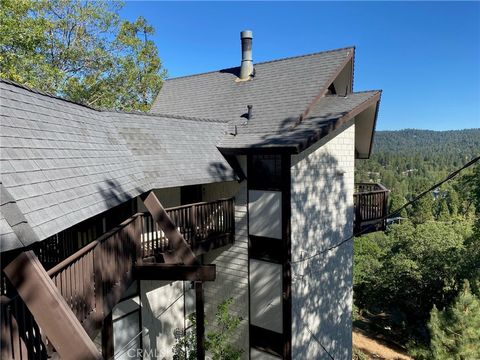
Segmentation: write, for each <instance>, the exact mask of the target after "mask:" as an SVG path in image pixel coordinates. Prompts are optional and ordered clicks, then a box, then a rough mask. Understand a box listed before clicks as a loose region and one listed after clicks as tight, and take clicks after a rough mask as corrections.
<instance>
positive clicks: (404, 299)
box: [354, 129, 480, 359]
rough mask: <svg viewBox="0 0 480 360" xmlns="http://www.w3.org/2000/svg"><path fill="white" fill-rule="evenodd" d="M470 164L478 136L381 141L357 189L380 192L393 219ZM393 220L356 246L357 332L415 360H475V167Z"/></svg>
mask: <svg viewBox="0 0 480 360" xmlns="http://www.w3.org/2000/svg"><path fill="white" fill-rule="evenodd" d="M479 155H480V129H469V130H459V131H443V132H435V131H425V130H402V131H383V132H382V131H380V132H377V134H376V138H375V145H374V148H373V152H372V157H371V159H369V160H359V161H357V164H356V169H357V171H356V177H357V178H356V180H357V181H374V182H381V183H383V184H384V185H386V187H387V188H389V189H390V190H391V193H390V203H389V205H390V210H393V209H397V208H398V207H400V206H401V205H402V204H405V203H406V202H407V201H409V200H411V199H412V198H413V196H414V195H416V194H418V193H420V192H421V191H423V190H425V189H427V188H429V187H430V186H432V185H433V184H435V183H436V182H438V181H440V180H442V179H444V178H445V177H446V176H447V175H448V174H449V173H451V172H452V171H453V170H456V169H458V168H460V167H461V166H462V165H463V164H465V163H466V162H468V161H469V160H471V159H473V158H475V157H477V156H479ZM401 216H402V220H401V221H400V223H399V224H396V225H390V226H388V227H387V230H386V231H385V232H376V233H371V234H368V235H365V236H361V237H358V238H356V239H355V246H354V249H355V258H354V261H355V264H354V301H355V306H356V313H355V315H356V324H357V326H365V324H368V326H367V327H369V331H371V332H373V333H375V334H376V335H379V336H380V337H382V338H386V339H388V340H389V341H392V342H394V343H396V344H397V345H400V346H402V347H404V348H405V349H407V350H408V352H409V353H410V355H412V356H414V357H415V358H416V359H456V358H458V359H476V358H480V345H479V344H478V339H479V338H480V312H479V311H478V310H479V308H480V298H479V295H480V290H479V286H480V164H479V163H477V164H476V165H474V166H471V167H470V168H468V169H465V170H464V171H462V173H461V174H459V175H458V176H457V177H455V178H454V179H452V180H451V181H449V182H447V183H445V184H444V185H442V186H441V187H439V188H438V189H436V190H435V191H432V192H431V193H428V194H427V195H426V196H424V197H423V198H421V199H420V200H419V201H417V202H415V203H414V204H413V205H412V206H411V207H408V208H407V209H405V210H403V211H402V213H401ZM452 329H455V330H454V332H452Z"/></svg>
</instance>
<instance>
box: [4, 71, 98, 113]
mask: <svg viewBox="0 0 480 360" xmlns="http://www.w3.org/2000/svg"><path fill="white" fill-rule="evenodd" d="M0 82H2V83H5V84H9V85H12V86H15V87H18V88H20V89H23V90H27V91H30V92H32V93H35V94H38V95H42V96H46V97H49V98H52V99H56V100H61V101H66V102H68V103H70V104H74V105H79V106H83V107H86V108H87V109H90V110H95V111H102V110H101V109H99V108H95V107H93V106H90V105H86V104H83V103H80V102H76V101H72V100H68V99H65V98H62V97H60V96H58V95H53V94H52V93H49V92H46V91H42V90H38V89H35V88H32V87H30V86H28V85H25V84H20V83H18V82H16V81H13V80H10V79H5V78H0Z"/></svg>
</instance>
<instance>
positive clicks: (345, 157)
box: [291, 125, 355, 359]
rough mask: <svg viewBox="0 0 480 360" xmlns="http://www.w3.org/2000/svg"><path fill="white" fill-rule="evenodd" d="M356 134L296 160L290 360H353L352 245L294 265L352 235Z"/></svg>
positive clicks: (331, 140) (351, 130) (324, 144)
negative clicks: (327, 352)
mask: <svg viewBox="0 0 480 360" xmlns="http://www.w3.org/2000/svg"><path fill="white" fill-rule="evenodd" d="M354 142H355V129H354V125H352V126H350V127H349V128H347V129H346V130H344V131H343V132H341V133H340V134H339V135H337V136H336V137H333V136H330V137H327V139H325V140H321V141H320V142H319V143H317V144H315V145H314V146H312V147H311V148H309V149H308V150H307V151H305V152H304V153H302V154H299V155H295V156H292V166H291V176H292V184H291V203H292V205H291V206H292V215H291V241H292V358H293V359H328V358H329V356H328V355H327V354H326V353H325V351H324V350H323V349H322V348H321V346H320V345H319V344H318V343H317V342H316V341H315V339H314V338H313V336H312V335H311V333H313V334H315V337H316V338H317V339H318V340H319V341H320V342H321V343H322V345H323V346H325V348H326V349H327V350H328V351H329V352H330V354H331V355H332V356H333V357H334V358H335V359H351V358H352V354H351V352H352V317H351V312H352V267H353V245H352V242H346V243H345V244H343V245H342V246H340V247H338V248H336V249H334V250H332V251H329V252H327V253H325V254H323V255H320V256H317V257H315V258H313V259H311V260H309V261H305V262H301V263H297V264H295V261H296V260H299V259H301V258H302V257H305V256H309V255H312V254H314V253H317V252H319V251H321V250H323V249H326V248H328V247H329V246H331V245H334V244H337V243H338V242H340V241H342V240H343V239H345V238H347V237H349V236H351V235H352V233H353V216H354V211H353V191H354V158H355V149H354V145H355V144H354Z"/></svg>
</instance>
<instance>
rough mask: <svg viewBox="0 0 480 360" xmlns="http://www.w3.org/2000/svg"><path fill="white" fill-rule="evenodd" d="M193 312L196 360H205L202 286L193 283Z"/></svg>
mask: <svg viewBox="0 0 480 360" xmlns="http://www.w3.org/2000/svg"><path fill="white" fill-rule="evenodd" d="M195 312H196V318H197V321H196V331H197V359H199V360H205V311H204V308H203V284H202V283H201V282H200V281H196V282H195Z"/></svg>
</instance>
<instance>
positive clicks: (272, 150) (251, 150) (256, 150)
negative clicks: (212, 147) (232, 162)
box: [217, 144, 298, 177]
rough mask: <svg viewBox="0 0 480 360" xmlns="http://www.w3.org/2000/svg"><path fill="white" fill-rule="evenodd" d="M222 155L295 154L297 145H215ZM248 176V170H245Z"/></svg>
mask: <svg viewBox="0 0 480 360" xmlns="http://www.w3.org/2000/svg"><path fill="white" fill-rule="evenodd" d="M217 149H218V150H219V151H220V152H221V153H222V154H223V155H227V156H228V155H254V154H255V155H275V154H277V155H278V154H297V153H298V147H297V145H296V144H295V145H287V146H271V147H254V146H252V147H243V148H224V147H217ZM247 177H248V171H247Z"/></svg>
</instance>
